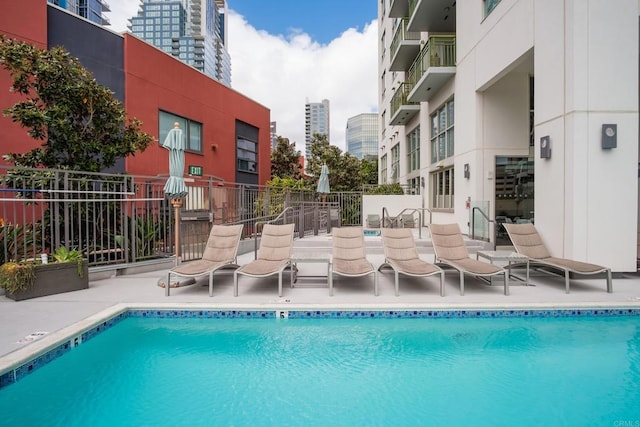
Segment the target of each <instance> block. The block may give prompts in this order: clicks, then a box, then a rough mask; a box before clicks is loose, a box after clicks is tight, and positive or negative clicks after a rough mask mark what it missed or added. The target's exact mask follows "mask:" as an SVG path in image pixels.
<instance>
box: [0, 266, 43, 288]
mask: <svg viewBox="0 0 640 427" xmlns="http://www.w3.org/2000/svg"><path fill="white" fill-rule="evenodd" d="M35 280H36V267H35V263H34V262H20V263H17V262H5V263H4V264H2V265H1V266H0V287H1V288H3V289H4V290H6V291H7V292H8V293H10V294H14V293H16V292H18V291H24V290H27V289H29V288H31V287H32V286H33V283H34V282H35Z"/></svg>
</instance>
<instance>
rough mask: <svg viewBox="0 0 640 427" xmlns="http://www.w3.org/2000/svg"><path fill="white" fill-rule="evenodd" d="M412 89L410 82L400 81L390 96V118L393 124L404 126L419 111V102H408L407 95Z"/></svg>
mask: <svg viewBox="0 0 640 427" xmlns="http://www.w3.org/2000/svg"><path fill="white" fill-rule="evenodd" d="M411 89H413V85H411V84H410V83H406V82H404V83H400V87H399V88H398V90H396V91H395V93H394V94H393V96H392V97H391V120H390V121H389V124H391V125H393V126H404V125H406V124H407V123H408V122H409V120H411V119H412V118H413V116H415V115H416V114H418V113H419V112H420V103H419V102H409V101H408V100H407V97H408V95H409V93H410V92H411Z"/></svg>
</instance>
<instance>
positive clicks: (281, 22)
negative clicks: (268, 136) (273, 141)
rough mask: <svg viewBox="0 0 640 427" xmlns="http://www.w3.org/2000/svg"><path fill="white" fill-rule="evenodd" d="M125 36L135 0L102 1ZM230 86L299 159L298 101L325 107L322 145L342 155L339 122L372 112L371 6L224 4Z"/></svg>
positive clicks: (368, 1) (330, 0) (359, 2)
mask: <svg viewBox="0 0 640 427" xmlns="http://www.w3.org/2000/svg"><path fill="white" fill-rule="evenodd" d="M107 2H108V4H109V6H110V8H111V12H107V13H106V15H107V17H108V18H109V20H110V21H111V29H112V30H114V31H118V32H121V31H126V27H127V20H128V19H129V18H130V17H131V16H133V15H134V14H136V13H137V10H138V7H139V4H140V3H139V2H138V0H107ZM227 8H228V17H227V26H228V30H227V43H228V50H229V53H230V55H231V87H232V88H233V89H234V90H236V91H238V92H240V93H242V94H244V95H246V96H248V97H249V98H251V99H253V100H254V101H256V102H258V103H260V104H262V105H264V106H266V107H267V108H269V109H270V110H271V121H275V122H276V126H277V131H276V133H277V134H278V135H280V136H282V137H285V138H289V141H290V142H295V143H296V149H298V150H300V151H301V152H302V154H303V155H304V131H305V129H304V110H305V103H306V102H321V101H322V100H323V99H328V100H329V102H330V111H331V116H330V126H331V135H330V140H331V143H332V144H333V145H337V146H338V147H340V149H342V150H343V151H344V150H345V129H346V125H347V119H348V118H349V117H353V116H356V115H358V114H361V113H372V112H377V108H378V107H377V105H378V101H377V88H378V86H377V84H378V78H377V75H378V60H377V58H378V56H377V55H378V53H377V52H378V48H377V47H378V24H377V21H376V18H377V1H376V0H323V1H316V0H297V1H293V0H274V1H264V0H228V1H227Z"/></svg>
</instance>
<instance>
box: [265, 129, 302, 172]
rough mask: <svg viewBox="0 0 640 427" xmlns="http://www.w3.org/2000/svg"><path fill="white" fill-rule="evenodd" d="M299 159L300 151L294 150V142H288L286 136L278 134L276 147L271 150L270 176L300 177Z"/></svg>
mask: <svg viewBox="0 0 640 427" xmlns="http://www.w3.org/2000/svg"><path fill="white" fill-rule="evenodd" d="M299 159H300V151H297V150H296V144H295V142H293V143H289V139H288V138H283V137H281V136H278V143H277V145H276V148H275V150H273V151H272V152H271V177H272V178H274V177H279V178H293V179H299V178H301V175H302V171H301V169H302V166H301V165H300V162H299Z"/></svg>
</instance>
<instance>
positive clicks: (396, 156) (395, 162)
mask: <svg viewBox="0 0 640 427" xmlns="http://www.w3.org/2000/svg"><path fill="white" fill-rule="evenodd" d="M399 176H400V144H396V145H394V146H393V147H391V182H398V177H399Z"/></svg>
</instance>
